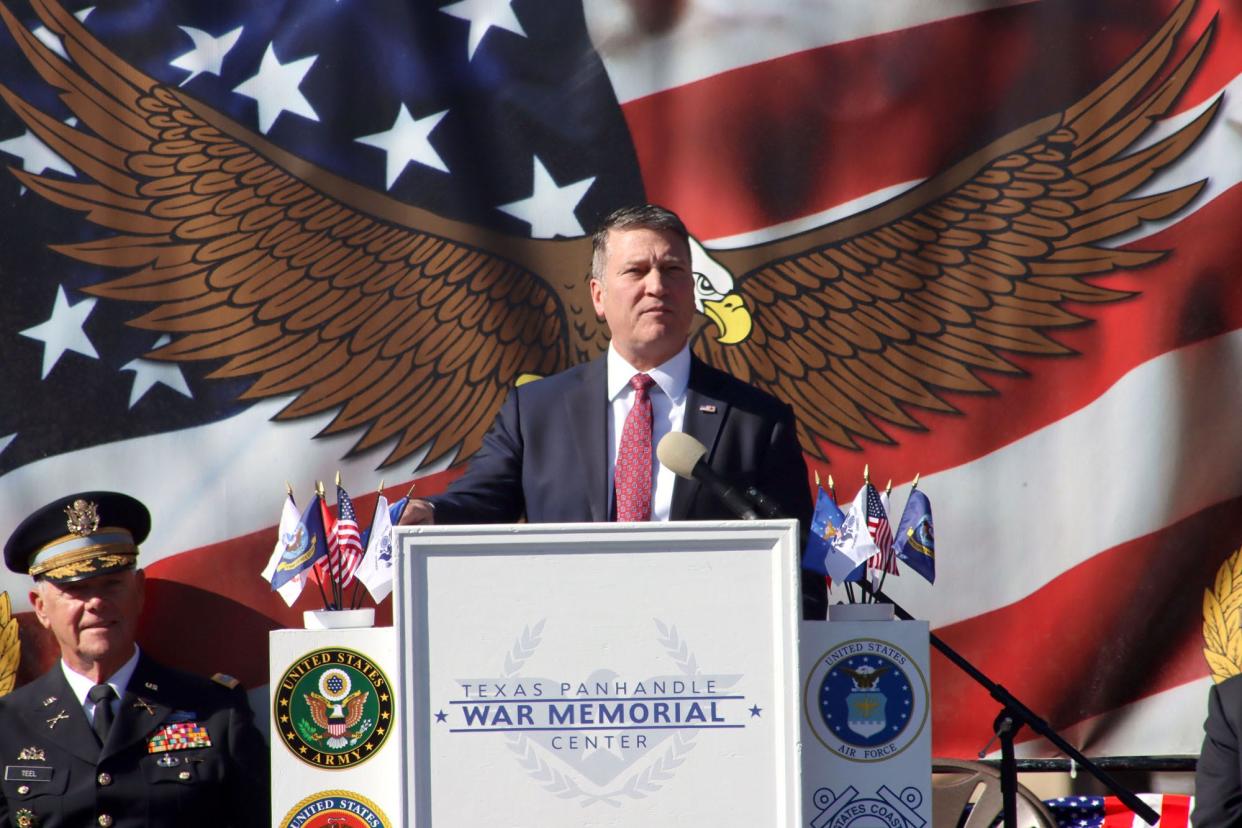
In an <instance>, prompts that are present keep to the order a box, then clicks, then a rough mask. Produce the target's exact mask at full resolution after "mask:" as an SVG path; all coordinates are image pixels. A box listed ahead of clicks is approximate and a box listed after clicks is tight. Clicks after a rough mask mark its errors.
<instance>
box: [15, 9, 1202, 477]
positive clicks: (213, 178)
mask: <svg viewBox="0 0 1242 828" xmlns="http://www.w3.org/2000/svg"><path fill="white" fill-rule="evenodd" d="M34 7H35V9H36V10H37V11H38V14H39V16H40V18H41V19H42V20H43V21H44V23H45V25H46V26H47V27H48V29H49V30H51V31H52V32H53V33H55V34H56V35H57V36H58V37H60V38H61V39H62V40H63V43H64V47H65V50H66V53H67V55H68V57H69V60H65V59H63V58H61V57H59V56H58V55H57V54H56V53H55V52H53V51H52V50H51V49H49V48H48V47H47V46H46V45H45V44H43V43H42V42H41V41H40V40H39V39H38V38H37V37H35V36H34V35H33V34H32V33H31V32H30V31H28V30H27V29H26V28H25V27H23V26H22V25H21V24H20V22H19V21H18V20H17V19H15V18H14V17H13V15H12V13H11V12H10V11H9V10H8V9H3V11H2V12H0V14H3V18H4V23H5V25H6V27H7V28H8V30H9V32H10V34H11V35H12V37H13V39H14V40H15V41H16V43H17V44H18V45H19V46H20V47H21V49H22V51H23V52H24V53H25V54H26V56H27V58H28V59H29V61H30V63H31V65H32V66H34V67H35V68H36V69H37V70H38V72H39V74H40V75H41V76H42V77H43V79H44V80H45V81H46V82H47V83H49V84H51V85H52V86H54V87H55V88H57V89H58V90H60V96H61V99H62V101H64V103H65V104H66V105H67V106H68V107H69V108H70V109H71V110H72V111H73V113H74V115H75V117H76V119H77V123H76V124H73V125H70V124H66V123H61V122H59V121H58V120H56V119H55V118H53V117H51V116H50V115H48V114H46V113H44V112H42V111H40V110H39V109H37V108H36V107H34V106H32V105H30V104H29V103H27V102H26V101H25V100H23V99H22V98H21V97H19V96H18V95H16V94H15V93H14V92H13V91H12V90H10V89H8V88H5V87H2V86H0V95H2V96H3V98H4V100H5V102H6V103H7V104H8V105H9V106H10V107H12V108H13V109H14V110H15V111H16V112H18V113H19V114H20V115H21V117H22V120H23V121H25V123H26V124H27V125H28V126H29V128H30V130H31V131H32V132H34V133H35V134H36V135H38V137H39V138H40V139H41V140H42V141H43V142H44V143H46V144H47V146H49V147H50V148H51V149H52V150H53V151H55V152H56V153H57V154H58V155H60V156H61V157H63V158H64V159H65V160H66V161H68V162H69V163H70V164H72V165H73V167H74V168H75V169H77V170H80V171H82V173H84V175H85V177H86V178H87V179H89V180H87V181H67V180H64V179H62V178H59V177H56V176H50V175H36V174H30V173H28V172H24V171H21V170H14V171H13V174H14V175H16V176H17V177H18V178H19V179H20V180H21V182H22V183H23V184H24V185H26V186H27V187H29V188H31V189H32V190H34V191H35V192H37V193H39V194H40V195H41V196H43V197H44V198H46V199H48V200H50V201H52V202H54V203H56V204H58V205H60V206H62V207H65V208H68V209H71V210H75V211H78V212H81V213H83V214H84V215H85V216H86V217H87V219H89V220H90V221H91V222H93V223H95V224H96V225H98V226H100V227H102V228H105V229H107V230H108V231H110V233H109V234H108V235H107V236H105V237H104V238H101V239H98V240H95V241H89V242H84V243H72V244H63V245H59V246H58V247H57V249H58V250H59V251H60V252H62V253H63V254H64V255H66V256H70V257H73V258H75V259H78V260H80V261H83V262H88V263H91V264H96V265H101V266H104V267H109V268H116V269H118V270H121V271H122V272H123V275H121V276H118V277H117V278H113V279H110V280H107V281H105V282H102V283H100V284H97V285H93V286H91V287H89V288H87V289H86V290H87V292H88V293H90V294H93V295H95V296H98V297H101V298H104V299H108V300H115V301H123V302H132V303H141V304H142V305H144V306H146V307H147V308H148V309H147V310H145V311H144V312H142V313H140V314H138V315H137V316H135V317H134V319H133V320H132V322H131V323H130V324H132V325H134V326H137V327H141V328H145V329H149V330H153V331H159V332H162V333H166V334H168V335H170V336H171V338H172V341H171V342H170V343H169V344H167V345H165V346H164V347H162V348H160V349H158V350H156V351H155V352H153V353H152V354H150V356H151V357H153V358H156V359H161V360H171V361H198V360H207V361H211V362H212V363H213V364H218V367H216V368H214V370H213V372H212V376H213V377H217V378H248V379H253V383H252V384H251V385H250V386H249V388H248V389H247V390H246V391H245V392H244V394H243V396H244V397H245V398H248V399H260V398H264V397H271V396H278V395H284V394H289V393H290V392H294V393H296V394H297V397H296V398H295V399H294V400H293V401H292V402H291V403H290V404H289V405H288V406H287V407H286V408H285V409H284V410H283V411H282V412H281V413H280V415H279V416H280V417H282V418H297V417H303V416H307V415H311V414H319V413H323V412H336V415H335V418H334V420H333V421H332V423H331V425H330V426H329V427H328V428H327V429H326V431H325V433H326V434H332V433H338V432H345V431H351V430H355V429H356V430H360V431H361V437H360V438H359V439H358V441H357V443H356V445H355V447H354V448H355V451H364V450H367V449H371V448H373V447H375V446H377V445H380V444H382V443H385V442H386V441H389V440H393V439H394V438H395V445H394V447H393V448H392V450H391V452H390V453H389V454H388V457H387V458H386V460H385V461H384V464H385V465H389V464H393V463H397V462H400V461H403V460H406V461H408V460H409V458H410V457H411V455H413V454H414V453H415V452H416V451H418V450H419V449H421V448H427V451H426V452H425V457H426V458H427V459H428V460H435V459H437V458H441V457H443V456H444V455H446V454H450V453H452V456H453V457H455V458H456V459H457V460H458V461H464V460H465V459H467V458H469V456H470V455H471V454H472V453H473V452H474V451H475V449H477V448H478V446H479V444H480V442H481V440H482V436H483V434H484V432H485V431H486V429H487V427H488V425H489V424H490V422H491V418H492V416H493V415H494V414H495V412H496V410H497V409H498V408H499V406H500V402H501V400H502V399H503V398H504V395H505V394H506V393H507V391H508V390H509V389H510V388H511V387H512V386H513V384H514V383H515V382H516V381H517V380H518V379H519V377H521V376H522V375H523V374H536V375H543V374H548V373H552V372H555V371H559V370H562V369H564V368H567V367H569V366H570V365H573V364H576V363H578V362H581V361H583V360H587V359H590V358H592V357H594V356H597V355H598V354H600V353H601V352H602V351H603V350H604V348H605V347H606V345H607V338H608V336H607V331H606V330H605V328H604V327H603V325H602V323H601V322H600V321H599V320H597V319H596V318H595V316H594V312H593V310H592V308H591V306H590V303H589V302H588V301H587V295H586V291H585V286H584V282H585V280H586V272H587V267H588V265H587V263H588V262H589V258H590V240H589V238H587V237H579V238H573V239H564V240H561V239H554V240H538V239H525V238H517V237H512V236H507V235H503V234H500V233H496V232H492V231H489V230H487V229H485V228H482V227H479V226H474V225H470V224H466V223H462V222H457V221H452V220H449V219H447V218H444V217H441V216H437V215H434V214H432V213H430V212H427V211H425V210H421V209H417V208H414V207H411V206H409V205H407V204H403V203H401V202H398V201H395V200H392V199H390V198H388V197H386V196H384V195H381V194H379V193H376V192H373V191H369V190H367V189H365V188H362V187H360V186H358V185H356V184H354V183H351V182H350V181H347V180H345V179H342V178H341V177H339V176H336V175H334V174H332V173H330V172H328V171H326V170H324V169H320V168H317V167H315V166H314V165H311V164H309V163H307V162H305V161H303V160H301V159H299V158H296V157H293V156H291V155H290V154H288V153H287V152H285V151H283V150H282V149H280V148H279V147H277V146H275V145H273V144H271V143H269V142H268V141H267V140H265V139H264V138H263V137H262V136H260V135H258V134H256V133H254V132H253V131H251V130H249V129H246V128H245V127H243V126H241V125H240V124H238V123H236V122H234V121H232V120H231V119H229V118H227V117H225V116H224V115H223V114H222V113H220V112H218V111H215V110H213V109H212V108H210V107H208V106H207V105H205V104H203V103H202V102H201V101H198V100H196V99H195V98H194V97H192V96H191V95H189V94H187V93H185V92H183V91H181V90H179V89H177V88H174V87H171V86H168V85H166V84H163V83H160V82H158V81H156V80H154V79H152V78H151V77H148V76H146V75H144V74H143V73H141V72H139V71H138V70H137V69H135V68H134V67H133V66H131V65H130V64H128V63H126V62H125V61H124V60H123V59H122V58H120V57H119V56H118V55H116V54H115V53H114V52H112V51H111V50H110V49H108V48H107V47H105V46H104V45H103V44H102V43H100V42H99V41H98V40H97V39H96V38H95V37H93V36H92V35H91V34H90V33H89V32H88V31H86V29H85V28H84V27H83V26H82V24H81V23H80V22H79V21H77V20H76V19H75V18H74V17H73V15H71V14H69V13H68V12H67V11H65V10H64V9H63V8H62V7H60V6H58V5H56V4H55V3H53V2H50V1H48V0H36V2H35V3H34ZM0 8H2V7H0ZM1192 8H1193V6H1192V3H1190V2H1184V3H1182V4H1181V5H1180V6H1179V7H1178V9H1177V10H1176V11H1175V12H1174V13H1173V14H1172V15H1171V16H1170V17H1169V19H1168V20H1167V21H1166V23H1165V24H1164V26H1163V27H1162V28H1161V29H1160V30H1159V31H1158V32H1156V33H1155V34H1154V35H1153V36H1152V37H1151V39H1150V40H1149V41H1148V42H1147V43H1146V44H1144V46H1143V47H1142V49H1140V50H1139V51H1138V52H1137V53H1136V54H1135V55H1134V56H1133V57H1131V58H1130V60H1128V61H1127V62H1126V63H1125V64H1124V65H1122V66H1121V67H1119V68H1118V69H1117V70H1116V71H1115V72H1114V73H1113V75H1112V76H1111V77H1109V78H1108V79H1107V80H1106V81H1105V82H1104V83H1103V84H1101V85H1100V86H1099V87H1097V88H1096V89H1094V90H1093V91H1092V92H1091V93H1090V94H1088V95H1087V96H1085V97H1084V98H1082V99H1081V100H1079V101H1078V102H1076V103H1074V104H1073V105H1072V106H1070V107H1068V108H1066V109H1065V110H1064V111H1062V112H1060V113H1056V114H1054V115H1050V116H1048V117H1046V118H1043V119H1040V120H1038V121H1036V122H1034V123H1032V124H1029V125H1028V126H1026V127H1024V128H1022V129H1019V130H1016V131H1015V132H1013V133H1011V134H1009V135H1007V136H1005V137H1003V138H1000V139H999V140H997V141H995V142H993V143H992V144H990V145H989V146H988V147H986V148H985V149H984V150H982V151H980V152H978V153H976V154H975V155H974V156H972V157H971V158H969V159H966V160H965V161H962V162H961V163H959V164H958V165H956V166H955V167H953V168H952V169H949V170H946V171H944V172H943V173H941V174H940V175H938V176H936V177H935V178H934V179H932V180H929V181H927V182H925V183H924V184H922V185H921V186H919V187H917V188H915V189H914V190H912V191H910V192H908V193H906V194H904V195H902V196H901V197H899V198H897V199H894V200H893V201H891V202H889V203H886V204H883V205H880V206H878V207H875V208H873V209H871V210H868V211H866V212H863V213H861V214H859V215H854V216H851V217H849V218H847V219H844V220H841V221H837V222H835V223H832V224H829V225H827V226H824V227H820V228H817V229H815V230H812V231H809V232H804V233H799V234H797V235H794V236H790V237H788V238H785V239H781V240H780V241H777V242H773V243H767V244H760V245H756V246H752V247H746V248H742V249H734V250H717V251H709V250H705V249H704V248H703V247H702V246H701V245H698V244H696V245H695V250H694V252H695V262H694V266H695V271H696V278H697V282H696V296H697V304H698V308H699V310H700V311H701V314H702V315H701V322H700V324H699V325H698V326H697V328H696V331H695V333H694V335H693V347H694V350H695V351H696V353H698V354H699V355H700V356H702V357H703V358H704V359H706V360H707V361H709V362H711V363H713V364H716V365H717V366H719V367H722V368H725V369H726V370H728V371H730V372H732V373H733V374H735V375H737V376H739V377H741V378H742V379H745V380H748V381H750V382H752V383H754V384H756V385H758V386H760V387H763V388H765V389H767V390H769V391H771V392H773V393H775V394H777V395H778V396H780V397H781V398H783V399H785V400H786V401H788V402H789V403H790V404H792V405H793V406H794V409H795V411H796V413H797V416H798V422H799V428H800V437H801V440H802V445H803V447H804V449H805V450H806V451H807V452H809V453H810V454H811V455H812V456H814V457H818V458H824V457H826V456H827V452H828V449H829V447H832V446H835V447H838V448H847V449H858V448H859V447H860V441H874V442H888V441H891V439H892V437H891V436H890V432H891V431H892V430H893V429H894V428H901V429H921V428H922V425H921V424H920V422H919V419H918V412H919V411H920V410H922V411H937V412H945V411H952V410H954V409H953V404H952V402H951V401H950V400H949V399H948V395H949V393H950V392H955V393H987V392H989V391H991V387H990V386H989V384H988V382H987V380H986V379H985V378H984V377H983V376H981V372H983V371H989V372H999V373H1002V374H1003V373H1013V372H1017V371H1018V370H1019V369H1018V368H1017V367H1016V366H1014V365H1013V364H1012V363H1011V362H1010V361H1009V360H1008V359H1007V358H1006V355H1007V354H1044V355H1052V354H1065V353H1067V352H1068V349H1066V348H1065V347H1064V346H1062V345H1059V344H1058V343H1057V341H1056V339H1055V338H1054V337H1052V336H1050V335H1049V334H1050V333H1052V332H1055V331H1056V330H1057V329H1059V328H1065V327H1068V326H1074V325H1080V324H1082V323H1083V322H1084V321H1087V317H1084V316H1083V315H1081V314H1080V313H1079V312H1077V311H1075V310H1071V309H1070V308H1068V307H1067V305H1068V304H1070V303H1107V302H1110V301H1115V300H1117V299H1120V298H1123V297H1124V296H1125V295H1126V294H1125V293H1123V292H1118V291H1114V290H1110V289H1108V288H1107V287H1104V286H1100V285H1098V284H1096V283H1094V282H1092V281H1090V278H1089V277H1094V276H1100V275H1103V274H1107V273H1109V272H1110V271H1113V270H1115V269H1118V268H1132V267H1137V266H1141V265H1145V264H1148V263H1150V262H1152V261H1154V260H1156V259H1158V258H1160V256H1161V255H1162V254H1160V253H1154V252H1143V253H1137V252H1126V251H1118V250H1111V249H1108V248H1107V247H1104V246H1102V245H1101V243H1102V242H1104V241H1106V240H1108V239H1110V238H1112V237H1114V236H1117V235H1119V234H1121V233H1123V232H1126V231H1128V230H1131V229H1133V228H1134V227H1135V226H1137V225H1138V224H1139V223H1140V222H1143V221H1151V220H1156V219H1161V218H1165V217H1167V216H1169V215H1171V214H1173V213H1175V212H1176V211H1177V210H1178V209H1179V208H1181V207H1183V206H1184V205H1185V204H1186V203H1187V202H1189V201H1190V200H1191V199H1192V198H1194V196H1195V194H1196V193H1197V192H1198V191H1199V189H1200V185H1189V186H1183V187H1179V188H1177V189H1174V190H1171V191H1168V192H1163V193H1159V194H1156V195H1150V196H1145V197H1142V198H1130V196H1131V195H1132V194H1133V193H1134V191H1135V190H1136V189H1138V188H1139V187H1141V186H1142V185H1144V184H1145V183H1147V182H1148V181H1149V180H1150V179H1151V178H1152V176H1153V175H1155V174H1156V173H1157V172H1158V171H1159V170H1160V169H1161V168H1162V167H1164V166H1166V165H1168V164H1170V163H1172V162H1173V161H1175V160H1176V159H1177V158H1178V157H1179V156H1180V155H1182V154H1183V153H1184V152H1185V151H1186V150H1187V148H1189V147H1190V146H1191V145H1192V144H1193V143H1194V141H1195V139H1196V138H1197V137H1198V136H1199V135H1200V134H1201V133H1202V131H1203V130H1204V129H1205V128H1206V126H1207V125H1208V124H1209V123H1210V121H1211V120H1212V118H1213V116H1214V114H1215V111H1216V107H1215V106H1213V107H1209V108H1208V109H1207V110H1205V111H1204V112H1203V113H1202V114H1200V115H1199V116H1198V117H1197V118H1196V119H1194V120H1193V121H1192V122H1191V123H1189V124H1187V125H1186V126H1185V127H1183V128H1182V129H1180V130H1179V131H1177V132H1176V133H1175V134H1173V135H1170V136H1168V137H1167V138H1164V139H1163V140H1161V141H1158V142H1157V143H1155V144H1153V145H1151V146H1148V147H1145V148H1143V149H1142V150H1140V151H1132V150H1133V148H1134V145H1135V142H1136V141H1138V140H1139V139H1140V138H1141V137H1142V136H1143V134H1144V133H1145V131H1146V130H1147V129H1148V128H1149V127H1150V125H1151V124H1152V123H1153V121H1154V120H1156V119H1158V118H1160V117H1161V116H1163V115H1164V114H1166V113H1167V111H1168V110H1169V107H1170V106H1171V105H1172V104H1173V102H1174V101H1175V100H1176V99H1177V97H1178V94H1179V92H1180V91H1181V90H1182V89H1183V88H1184V87H1185V85H1186V84H1187V82H1188V81H1189V79H1190V78H1191V77H1192V76H1193V74H1194V71H1195V67H1196V66H1197V65H1198V63H1199V61H1200V59H1201V58H1202V56H1203V54H1204V52H1205V50H1206V49H1207V48H1208V44H1209V40H1210V37H1211V28H1210V27H1209V28H1208V29H1207V30H1206V31H1204V32H1203V33H1202V34H1201V35H1200V36H1199V39H1198V42H1197V43H1196V44H1195V46H1194V48H1193V49H1192V50H1191V51H1190V52H1189V53H1188V54H1187V55H1186V56H1185V57H1184V58H1182V59H1181V61H1180V62H1179V63H1178V64H1177V65H1175V66H1173V67H1171V68H1168V67H1166V65H1165V64H1166V61H1167V60H1168V59H1169V56H1170V54H1171V52H1172V49H1173V44H1174V42H1175V38H1176V35H1177V34H1178V32H1179V31H1180V29H1181V28H1182V26H1183V25H1184V24H1185V22H1186V20H1187V19H1188V17H1189V15H1190V12H1191V9H1192ZM1166 69H1167V72H1166ZM1162 73H1165V74H1164V75H1163V76H1162ZM692 229H693V228H692Z"/></svg>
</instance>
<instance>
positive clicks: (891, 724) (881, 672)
mask: <svg viewBox="0 0 1242 828" xmlns="http://www.w3.org/2000/svg"><path fill="white" fill-rule="evenodd" d="M803 700H804V705H805V711H804V712H805V714H806V717H807V722H808V723H809V724H810V726H811V730H812V732H813V733H814V734H815V736H816V738H817V739H819V741H820V742H821V743H822V744H823V745H824V747H826V748H827V749H828V750H830V751H832V752H833V753H835V754H837V755H838V756H840V757H841V758H843V759H848V760H850V761H853V762H879V761H882V760H884V759H887V758H889V757H891V756H896V755H897V754H898V753H901V752H902V751H903V750H905V749H906V747H907V746H909V744H910V743H911V742H913V741H914V740H915V739H917V738H918V736H919V734H920V733H922V731H923V728H924V726H926V724H927V714H928V704H927V679H926V677H924V675H923V672H922V670H921V669H919V666H918V664H917V663H915V661H914V660H913V659H912V658H910V656H909V655H908V654H907V653H906V652H905V651H904V650H902V649H901V648H900V647H897V646H895V645H893V644H891V643H890V642H887V641H881V640H879V639H872V638H858V639H854V640H852V641H846V642H844V643H842V644H839V645H837V646H836V647H834V648H833V649H831V650H829V651H828V652H826V653H824V655H823V656H821V657H820V658H819V659H817V660H816V662H815V666H814V668H813V669H812V670H811V671H810V673H809V674H808V675H807V680H806V687H805V688H804V692H803Z"/></svg>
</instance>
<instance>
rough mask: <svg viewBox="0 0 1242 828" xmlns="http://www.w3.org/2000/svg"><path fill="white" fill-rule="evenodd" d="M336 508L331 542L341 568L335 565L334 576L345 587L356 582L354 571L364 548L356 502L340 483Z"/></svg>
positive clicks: (360, 559)
mask: <svg viewBox="0 0 1242 828" xmlns="http://www.w3.org/2000/svg"><path fill="white" fill-rule="evenodd" d="M336 508H337V516H336V525H335V526H334V527H333V528H332V534H331V536H330V538H329V544H330V545H331V546H334V547H336V548H337V549H338V550H339V551H340V554H338V555H337V557H336V558H335V560H334V561H333V563H334V564H335V563H339V569H336V568H335V567H334V569H333V572H332V577H333V580H335V581H336V582H337V583H338V584H340V585H341V589H345V588H346V587H348V586H349V585H350V584H352V583H353V582H354V572H355V571H356V570H357V569H358V564H359V563H361V562H362V553H363V551H364V550H363V548H362V532H361V531H360V530H359V529H358V515H357V514H356V513H355V512H354V502H353V501H352V500H350V499H349V493H348V492H346V491H345V490H344V489H343V488H341V486H340V485H338V486H337V487H336Z"/></svg>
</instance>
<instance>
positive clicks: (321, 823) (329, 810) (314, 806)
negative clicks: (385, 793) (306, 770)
mask: <svg viewBox="0 0 1242 828" xmlns="http://www.w3.org/2000/svg"><path fill="white" fill-rule="evenodd" d="M278 824H279V826H280V828H391V826H392V823H391V822H389V821H388V817H386V816H385V815H384V812H383V811H381V810H380V809H379V806H378V805H376V804H375V803H374V802H372V801H371V800H369V799H367V798H366V797H365V796H362V795H361V794H356V793H354V792H353V791H323V792H321V793H317V794H312V795H311V796H308V797H306V799H303V800H302V801H301V802H299V803H298V804H297V805H294V806H293V810H291V811H289V813H287V814H285V818H284V819H282V820H281V821H280V822H279V823H278Z"/></svg>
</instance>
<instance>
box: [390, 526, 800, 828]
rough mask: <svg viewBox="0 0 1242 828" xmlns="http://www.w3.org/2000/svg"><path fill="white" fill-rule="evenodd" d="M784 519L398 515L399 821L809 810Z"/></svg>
mask: <svg viewBox="0 0 1242 828" xmlns="http://www.w3.org/2000/svg"><path fill="white" fill-rule="evenodd" d="M795 532H796V524H795V523H793V522H792V521H771V522H733V521H730V522H716V523H674V524H669V523H652V524H638V525H636V524H573V525H546V524H544V525H520V526H505V527H496V526H470V527H399V528H398V529H397V530H395V539H396V541H397V543H396V547H397V549H398V557H397V586H396V590H395V600H396V605H395V611H394V624H395V626H396V628H397V635H398V653H399V662H400V676H401V677H400V681H399V687H400V688H401V694H402V695H401V709H402V710H403V711H405V715H403V716H402V717H401V728H400V732H401V736H402V738H403V740H404V747H405V749H404V751H403V755H404V761H405V765H404V767H403V770H402V773H403V775H404V778H405V790H406V792H407V796H406V801H405V808H406V810H405V814H406V818H405V824H406V825H410V826H415V827H416V828H447V826H453V827H454V828H458V827H459V826H460V827H461V828H471V827H472V826H478V827H479V828H483V826H487V828H492V826H496V825H505V826H529V827H530V828H535V826H538V827H539V828H581V826H582V825H586V824H590V825H597V826H611V827H612V828H629V827H630V826H633V827H634V828H637V826H642V828H649V826H652V825H677V824H686V825H712V826H739V828H741V826H746V828H752V827H753V826H755V825H763V826H765V828H766V827H767V826H772V827H773V828H785V827H786V826H788V827H789V828H792V827H793V826H797V825H799V824H800V813H801V805H800V801H799V791H800V786H799V764H798V741H799V710H798V687H797V682H798V666H797V623H798V619H797V616H798V612H799V592H798V589H797V575H796V573H797V566H798V563H797V537H796V534H795Z"/></svg>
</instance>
